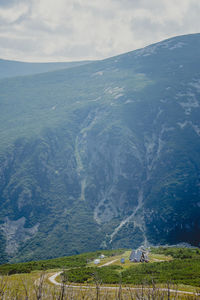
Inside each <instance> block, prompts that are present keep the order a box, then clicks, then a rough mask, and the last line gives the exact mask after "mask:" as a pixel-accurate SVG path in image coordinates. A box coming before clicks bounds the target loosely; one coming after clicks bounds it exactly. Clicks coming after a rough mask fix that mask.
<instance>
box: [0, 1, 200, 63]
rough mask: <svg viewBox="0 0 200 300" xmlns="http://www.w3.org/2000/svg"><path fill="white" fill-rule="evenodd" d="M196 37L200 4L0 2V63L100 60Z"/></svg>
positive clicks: (198, 26) (163, 2)
mask: <svg viewBox="0 0 200 300" xmlns="http://www.w3.org/2000/svg"><path fill="white" fill-rule="evenodd" d="M195 32H200V0H0V58H3V59H13V60H22V61H75V60H87V59H102V58H106V57H111V56H114V55H117V54H120V53H124V52H128V51H131V50H134V49H137V48H141V47H143V46H146V45H149V44H151V43H153V42H158V41H160V40H163V39H165V38H168V37H172V36H176V35H181V34H187V33H195Z"/></svg>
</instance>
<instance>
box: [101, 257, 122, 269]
mask: <svg viewBox="0 0 200 300" xmlns="http://www.w3.org/2000/svg"><path fill="white" fill-rule="evenodd" d="M117 260H119V258H117V259H114V260H111V261H108V262H107V263H105V264H104V265H101V266H99V268H101V267H106V266H109V265H111V264H113V263H114V262H116V261H117Z"/></svg>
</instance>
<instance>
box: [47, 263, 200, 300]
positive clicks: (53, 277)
mask: <svg viewBox="0 0 200 300" xmlns="http://www.w3.org/2000/svg"><path fill="white" fill-rule="evenodd" d="M101 267H102V266H101ZM61 273H62V272H57V273H55V274H53V275H52V276H50V277H49V278H48V280H49V281H50V282H51V283H53V284H55V285H57V286H61V283H60V282H57V281H56V277H57V276H59V275H60V274H61ZM66 286H67V287H70V288H79V289H80V288H81V289H96V286H92V285H71V284H70V285H66ZM100 289H101V290H117V289H119V287H117V286H116V287H115V286H101V287H100ZM143 289H144V290H145V289H146V290H149V289H151V288H143ZM122 290H127V291H129V290H132V291H136V290H142V288H140V287H135V288H134V287H122ZM151 290H153V289H151ZM159 290H160V291H165V292H167V291H168V289H166V288H159ZM169 291H170V293H178V294H186V295H195V296H200V294H197V293H194V292H186V291H180V290H173V289H170V290H169Z"/></svg>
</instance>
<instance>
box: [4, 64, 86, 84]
mask: <svg viewBox="0 0 200 300" xmlns="http://www.w3.org/2000/svg"><path fill="white" fill-rule="evenodd" d="M87 63H89V61H78V62H58V63H57V62H54V63H53V62H52V63H27V62H21V61H11V60H5V59H0V79H2V78H9V77H15V76H25V75H33V74H39V73H44V72H50V71H55V70H60V69H67V68H73V67H77V66H81V65H84V64H87Z"/></svg>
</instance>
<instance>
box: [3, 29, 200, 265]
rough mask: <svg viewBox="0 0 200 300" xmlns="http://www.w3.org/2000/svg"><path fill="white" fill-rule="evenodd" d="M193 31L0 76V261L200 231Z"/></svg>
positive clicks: (199, 120)
mask: <svg viewBox="0 0 200 300" xmlns="http://www.w3.org/2000/svg"><path fill="white" fill-rule="evenodd" d="M199 49H200V35H199V34H195V35H187V36H180V37H175V38H172V39H169V40H166V41H163V42H160V43H157V44H154V45H151V46H148V47H146V48H144V49H140V50H136V51H133V52H130V53H126V54H124V55H120V56H117V57H113V58H110V59H106V60H103V61H98V62H92V63H90V64H87V65H84V66H78V67H74V68H72V69H68V70H59V71H55V72H49V73H46V74H40V75H34V76H27V77H23V78H22V77H21V78H20V77H18V78H11V79H2V80H1V81H0V91H1V93H0V107H1V109H0V113H1V118H0V128H1V129H0V137H1V146H0V248H1V249H0V250H1V251H0V253H1V258H0V259H1V262H6V261H19V260H24V261H25V260H30V259H43V258H51V257H56V256H62V255H69V254H75V253H80V252H83V251H89V250H90V251H92V250H96V249H99V248H112V247H137V246H139V245H141V244H143V243H146V244H148V243H151V244H161V243H169V244H170V243H171V244H174V243H178V242H189V243H191V244H193V245H199V242H200V241H199V236H200V235H199V234H200V218H199V217H200V156H199V152H200V51H199Z"/></svg>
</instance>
